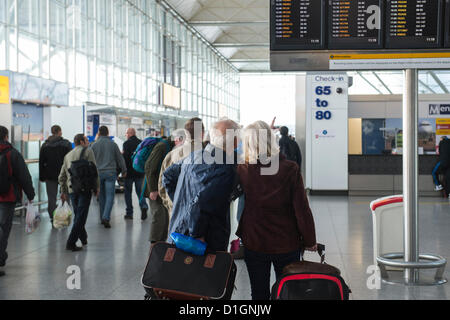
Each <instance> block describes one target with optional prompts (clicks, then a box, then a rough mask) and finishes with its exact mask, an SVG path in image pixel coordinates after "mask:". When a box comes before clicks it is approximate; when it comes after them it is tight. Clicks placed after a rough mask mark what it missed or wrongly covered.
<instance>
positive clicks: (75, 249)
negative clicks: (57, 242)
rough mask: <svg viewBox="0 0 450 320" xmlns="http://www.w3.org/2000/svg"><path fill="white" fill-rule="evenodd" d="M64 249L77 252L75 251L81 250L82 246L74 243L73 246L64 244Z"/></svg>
mask: <svg viewBox="0 0 450 320" xmlns="http://www.w3.org/2000/svg"><path fill="white" fill-rule="evenodd" d="M66 250H68V251H72V252H77V251H81V250H83V248H82V247H77V246H76V245H75V246H66Z"/></svg>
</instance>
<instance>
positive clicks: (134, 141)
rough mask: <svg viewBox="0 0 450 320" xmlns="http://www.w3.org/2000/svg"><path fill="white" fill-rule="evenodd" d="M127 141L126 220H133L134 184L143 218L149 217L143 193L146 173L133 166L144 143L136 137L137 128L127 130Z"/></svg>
mask: <svg viewBox="0 0 450 320" xmlns="http://www.w3.org/2000/svg"><path fill="white" fill-rule="evenodd" d="M126 136H127V141H126V142H125V143H124V144H123V158H124V159H125V164H126V166H127V177H126V178H125V203H126V205H127V209H126V215H125V219H126V220H133V199H132V194H133V185H134V186H135V188H136V195H137V197H138V199H139V206H140V208H141V220H142V221H144V220H146V219H147V211H148V204H147V201H146V200H145V197H144V196H143V194H142V184H143V182H144V174H143V173H140V172H137V171H136V170H134V168H133V159H132V158H133V154H134V152H135V151H136V149H137V147H138V146H139V145H140V144H141V143H142V140H140V139H138V137H136V130H135V129H134V128H129V129H128V130H127V132H126Z"/></svg>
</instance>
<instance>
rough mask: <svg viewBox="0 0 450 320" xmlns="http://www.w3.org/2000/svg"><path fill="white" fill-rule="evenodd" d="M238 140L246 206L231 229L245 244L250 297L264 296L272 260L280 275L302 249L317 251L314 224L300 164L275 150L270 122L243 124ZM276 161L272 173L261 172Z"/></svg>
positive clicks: (267, 297) (299, 254) (239, 169)
mask: <svg viewBox="0 0 450 320" xmlns="http://www.w3.org/2000/svg"><path fill="white" fill-rule="evenodd" d="M264 131H265V132H266V134H261V132H264ZM243 139H244V154H245V164H242V165H239V166H238V169H237V171H238V175H239V181H240V184H241V187H242V190H243V192H244V194H245V207H244V211H243V213H242V217H241V220H240V223H239V227H238V230H237V232H236V234H237V236H239V238H241V239H242V242H243V244H244V251H245V253H244V256H245V258H244V259H245V263H246V266H247V269H248V274H249V277H250V285H251V291H252V299H253V300H269V299H270V273H271V266H272V264H273V265H274V267H275V273H276V276H277V278H279V277H281V275H282V271H283V268H284V267H285V266H287V265H288V264H290V263H292V262H295V261H300V258H301V254H302V251H303V249H306V250H308V251H317V243H316V232H315V224H314V218H313V215H312V213H311V209H310V207H309V203H308V198H307V196H306V192H305V188H304V185H303V179H302V176H301V173H300V167H299V166H298V164H296V163H295V162H292V161H289V160H287V159H286V157H285V156H284V155H282V154H280V151H279V148H278V145H277V142H276V137H275V135H274V134H273V132H272V130H271V129H270V127H269V125H268V124H266V123H264V122H262V121H260V122H256V123H254V124H252V125H250V126H248V127H247V128H246V129H245V132H244V138H243ZM261 150H267V154H262V152H261ZM276 162H278V171H277V172H276V173H275V174H272V175H265V174H263V169H265V168H266V167H267V166H269V165H272V164H274V163H276ZM267 163H269V165H268V164H267Z"/></svg>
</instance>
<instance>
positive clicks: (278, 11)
mask: <svg viewBox="0 0 450 320" xmlns="http://www.w3.org/2000/svg"><path fill="white" fill-rule="evenodd" d="M325 25H326V24H325V0H271V45H270V47H271V50H311V49H323V48H324V46H325Z"/></svg>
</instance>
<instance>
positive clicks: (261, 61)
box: [162, 0, 450, 94]
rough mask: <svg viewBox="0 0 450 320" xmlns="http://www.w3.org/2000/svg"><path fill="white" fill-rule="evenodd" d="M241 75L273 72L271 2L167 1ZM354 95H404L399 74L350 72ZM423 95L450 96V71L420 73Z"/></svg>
mask: <svg viewBox="0 0 450 320" xmlns="http://www.w3.org/2000/svg"><path fill="white" fill-rule="evenodd" d="M162 2H165V3H166V4H168V5H169V6H170V7H172V8H173V9H174V10H175V11H176V12H177V13H178V14H179V15H180V16H181V17H182V18H183V19H184V20H186V22H187V23H189V24H190V25H191V26H192V27H194V28H195V29H196V30H197V31H198V32H199V33H200V34H201V35H202V36H203V37H204V38H205V39H206V40H207V41H208V42H209V43H211V44H212V45H213V46H214V47H215V48H216V49H217V50H218V51H219V52H220V53H221V54H222V55H223V56H224V57H225V58H227V59H228V60H229V61H230V62H231V63H232V64H233V65H234V66H235V67H236V68H237V69H238V70H239V71H240V72H242V73H245V72H269V71H270V62H269V57H270V27H269V16H270V14H269V10H270V9H269V4H270V1H269V0H165V1H162ZM349 75H350V76H352V77H353V80H354V81H353V82H354V86H353V87H352V89H351V90H352V92H353V93H354V94H401V93H402V83H403V79H402V73H401V72H400V71H376V72H365V71H364V72H349ZM419 91H420V93H424V94H425V93H426V94H433V93H436V94H448V93H450V70H443V71H423V72H421V73H420V81H419Z"/></svg>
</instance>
